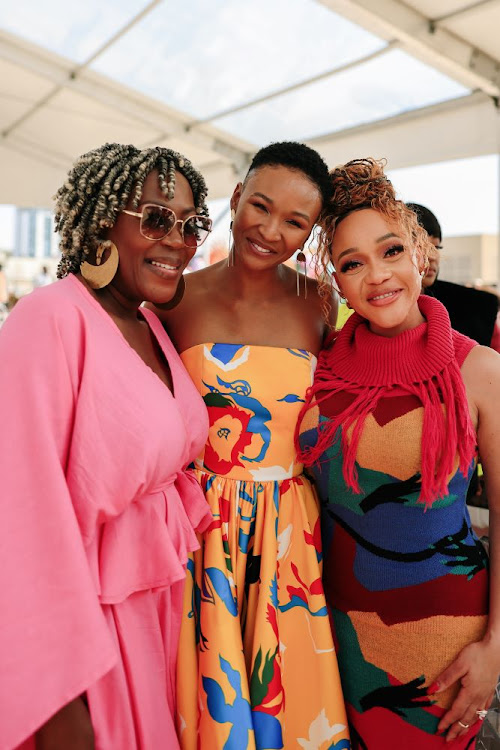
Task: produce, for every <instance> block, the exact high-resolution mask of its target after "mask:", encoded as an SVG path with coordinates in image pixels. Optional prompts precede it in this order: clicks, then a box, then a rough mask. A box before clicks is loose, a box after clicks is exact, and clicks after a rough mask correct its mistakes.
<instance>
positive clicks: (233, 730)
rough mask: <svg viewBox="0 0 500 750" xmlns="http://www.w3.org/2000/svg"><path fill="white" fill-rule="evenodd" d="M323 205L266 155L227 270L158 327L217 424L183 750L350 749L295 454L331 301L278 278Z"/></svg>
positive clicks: (275, 157)
mask: <svg viewBox="0 0 500 750" xmlns="http://www.w3.org/2000/svg"><path fill="white" fill-rule="evenodd" d="M330 190H331V188H330V180H329V176H328V168H327V166H326V164H325V163H324V161H323V160H322V159H321V157H320V156H319V154H318V153H317V152H316V151H314V150H312V149H310V148H308V147H307V146H305V145H303V144H300V143H293V142H292V143H274V144H271V145H270V146H267V147H265V148H263V149H261V150H260V151H259V152H258V153H257V154H256V155H255V157H254V159H253V161H252V163H251V165H250V168H249V171H248V173H247V175H246V177H245V179H244V180H243V182H240V183H238V185H237V186H236V187H235V190H234V192H233V195H232V198H231V212H232V243H231V244H230V253H229V257H228V259H226V260H223V261H221V262H219V263H216V264H215V265H212V266H209V267H208V268H206V269H204V270H202V271H199V272H197V273H192V274H190V275H189V276H188V277H187V278H186V294H185V296H184V299H183V300H182V302H181V304H179V306H178V307H177V308H176V309H175V310H173V311H172V312H166V313H164V312H162V311H161V310H160V311H159V315H160V317H161V319H162V320H163V321H164V323H165V325H166V327H167V330H168V331H169V332H170V334H171V336H172V339H173V341H174V342H175V344H176V346H177V348H178V350H179V351H180V352H181V357H182V360H183V362H184V364H185V365H186V367H187V369H188V370H189V372H190V373H191V376H192V378H193V380H194V382H195V384H196V385H197V387H198V389H199V391H200V393H201V394H202V395H203V398H204V401H205V404H206V405H207V408H208V414H209V421H210V429H209V436H208V441H207V443H206V445H205V447H204V448H203V450H202V451H200V454H199V456H198V458H197V459H196V475H197V477H198V480H199V482H200V484H201V486H202V488H203V489H204V491H205V493H206V497H207V500H208V502H209V504H210V507H211V509H212V514H213V519H214V520H213V523H212V524H211V526H210V528H209V530H208V531H207V532H206V534H205V536H204V538H203V542H202V550H201V551H200V552H199V553H196V554H195V559H194V561H193V564H192V565H191V566H190V576H191V590H188V589H186V606H185V610H184V617H183V626H182V632H181V643H180V650H179V669H178V695H179V731H180V741H181V745H182V747H183V748H189V750H194V749H195V748H198V747H200V746H201V747H202V748H210V750H222V749H223V748H229V747H231V748H238V749H239V748H242V749H243V748H248V749H249V750H250V749H251V748H294V747H315V748H316V747H319V746H320V745H321V746H322V745H325V746H328V747H334V748H336V749H337V750H344V749H345V748H348V747H350V745H349V739H348V731H347V727H346V717H345V708H344V703H343V698H342V692H341V689H340V681H339V676H338V668H337V662H336V656H335V650H334V644H333V640H332V633H331V629H330V623H329V618H328V612H327V608H326V603H325V597H324V591H323V586H322V583H321V566H322V553H321V541H320V526H319V509H318V500H317V496H316V493H315V491H314V489H313V487H312V485H311V483H310V482H309V480H308V479H306V477H305V476H304V475H303V473H302V464H301V463H300V461H297V457H296V451H295V447H294V441H293V434H294V429H295V424H296V420H297V415H298V412H299V410H300V407H301V404H302V403H303V400H304V398H305V393H306V390H307V388H308V387H309V386H310V385H311V382H312V377H313V373H314V368H315V365H316V357H317V355H318V352H319V350H320V347H321V345H322V342H323V339H324V336H325V333H326V332H327V330H328V324H327V320H326V319H325V316H324V308H325V307H328V308H329V311H330V321H331V324H334V323H335V318H336V312H337V310H336V300H335V299H333V298H332V296H331V285H330V287H329V290H325V291H329V294H330V296H329V297H327V296H326V295H325V296H324V297H321V295H320V293H319V287H318V284H317V282H316V281H315V280H312V279H307V280H306V278H305V276H304V275H303V274H302V273H298V272H297V271H296V269H295V268H289V267H288V266H286V265H285V261H287V260H288V259H289V258H291V257H292V256H293V255H295V253H296V252H297V251H299V256H298V259H299V262H300V263H301V265H302V266H303V265H304V260H305V256H304V255H303V254H302V251H303V248H304V245H305V244H306V243H307V241H308V238H309V236H310V234H311V232H312V230H313V227H314V225H315V223H316V222H317V221H318V218H319V216H320V214H321V211H322V208H323V206H324V205H325V203H327V202H328V200H329V197H330ZM318 743H319V744H318Z"/></svg>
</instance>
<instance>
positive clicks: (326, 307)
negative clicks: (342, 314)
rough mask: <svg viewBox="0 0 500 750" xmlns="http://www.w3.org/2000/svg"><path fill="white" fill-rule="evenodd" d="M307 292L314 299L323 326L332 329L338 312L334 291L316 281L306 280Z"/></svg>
mask: <svg viewBox="0 0 500 750" xmlns="http://www.w3.org/2000/svg"><path fill="white" fill-rule="evenodd" d="M307 292H308V295H309V294H311V296H312V297H313V298H314V300H315V303H316V305H317V307H318V309H319V311H320V312H321V315H322V317H323V320H324V321H325V326H326V327H328V328H330V329H334V328H335V324H336V322H337V316H338V311H339V300H338V295H337V293H336V292H335V290H334V289H331V288H329V287H328V286H327V285H324V284H321V283H320V282H319V281H318V280H317V279H311V278H308V279H307Z"/></svg>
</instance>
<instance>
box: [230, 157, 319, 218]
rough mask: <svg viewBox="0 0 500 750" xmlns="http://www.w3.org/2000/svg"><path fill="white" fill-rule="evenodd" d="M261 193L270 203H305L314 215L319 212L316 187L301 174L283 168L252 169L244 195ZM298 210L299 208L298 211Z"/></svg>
mask: <svg viewBox="0 0 500 750" xmlns="http://www.w3.org/2000/svg"><path fill="white" fill-rule="evenodd" d="M254 192H259V193H263V194H264V195H266V196H267V197H268V198H271V200H272V201H274V202H276V203H278V202H280V203H281V202H283V203H285V202H288V203H297V204H300V203H301V202H302V203H304V202H307V204H308V206H309V209H311V208H312V207H314V208H315V209H316V207H317V210H316V214H318V213H319V211H320V210H321V204H322V201H321V194H320V191H319V189H318V188H317V187H316V185H315V184H314V183H313V182H312V181H311V180H310V179H309V177H307V176H306V175H305V174H304V173H303V172H301V171H300V170H297V169H290V168H289V167H283V166H262V167H259V168H258V169H254V170H253V171H252V172H250V174H249V175H248V177H247V178H246V180H245V184H244V193H245V194H252V193H254ZM298 210H300V208H299V209H298Z"/></svg>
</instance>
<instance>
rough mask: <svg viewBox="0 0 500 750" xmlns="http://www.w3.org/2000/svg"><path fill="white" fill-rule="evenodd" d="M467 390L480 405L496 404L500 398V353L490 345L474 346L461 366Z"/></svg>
mask: <svg viewBox="0 0 500 750" xmlns="http://www.w3.org/2000/svg"><path fill="white" fill-rule="evenodd" d="M461 373H462V377H463V379H464V382H465V385H466V386H467V391H468V392H469V393H470V394H471V396H472V398H473V400H474V402H475V403H476V404H477V405H478V406H479V405H480V404H485V405H489V406H490V407H491V406H494V405H495V404H496V403H498V404H500V402H499V401H495V402H493V403H492V401H491V399H498V398H500V354H498V353H497V352H496V351H494V350H493V349H490V347H488V346H475V347H473V348H472V349H471V350H470V352H469V354H468V355H467V357H466V358H465V361H464V363H463V365H462V368H461Z"/></svg>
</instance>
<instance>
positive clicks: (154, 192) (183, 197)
mask: <svg viewBox="0 0 500 750" xmlns="http://www.w3.org/2000/svg"><path fill="white" fill-rule="evenodd" d="M158 176H159V175H158V170H157V169H154V170H153V171H152V172H150V173H149V174H148V176H147V177H146V179H145V180H144V185H143V188H142V195H141V199H140V202H141V203H159V204H167V203H169V204H170V203H174V202H175V203H179V204H182V205H187V206H189V207H191V206H193V205H194V198H193V191H192V190H191V185H190V184H189V182H188V181H187V179H186V178H185V177H184V175H183V174H181V173H180V172H176V173H175V193H174V197H173V198H172V200H171V201H169V200H168V198H167V196H166V195H164V194H163V192H162V190H161V188H160V183H159V181H158Z"/></svg>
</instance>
